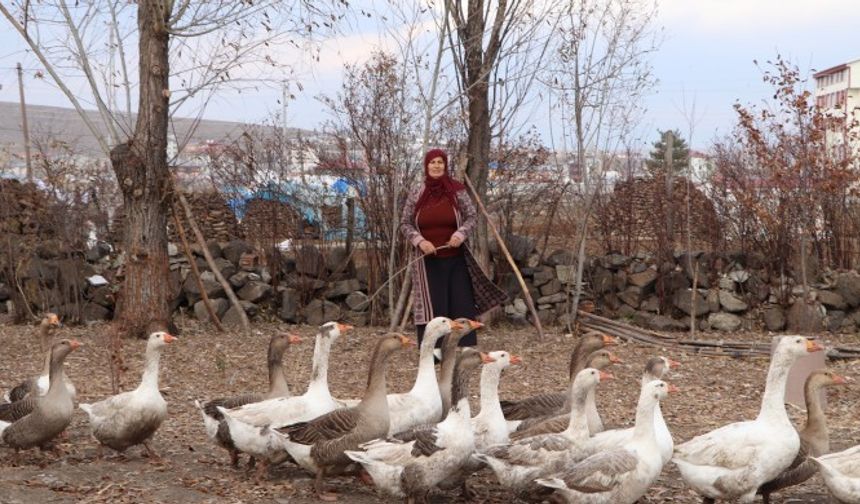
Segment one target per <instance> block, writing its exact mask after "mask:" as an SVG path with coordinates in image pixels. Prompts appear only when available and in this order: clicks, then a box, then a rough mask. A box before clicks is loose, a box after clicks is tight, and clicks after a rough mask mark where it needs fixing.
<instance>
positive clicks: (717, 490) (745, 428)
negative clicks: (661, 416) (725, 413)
mask: <svg viewBox="0 0 860 504" xmlns="http://www.w3.org/2000/svg"><path fill="white" fill-rule="evenodd" d="M819 350H823V347H822V346H821V345H819V344H818V343H817V342H815V341H812V340H809V339H806V338H804V337H802V336H783V337H782V338H781V339H780V340H779V343H778V344H777V346H776V349H775V351H774V353H773V356H772V358H771V362H770V369H769V370H768V373H767V383H766V385H765V389H764V394H763V395H762V399H761V407H760V410H759V414H758V416H757V417H756V419H755V420H751V421H746V422H736V423H732V424H729V425H726V426H723V427H720V428H719V429H716V430H713V431H711V432H708V433H705V434H702V435H700V436H697V437H695V438H693V439H691V440H689V441H687V442H685V443H682V444H680V445H678V446H676V447H675V454H674V457H673V458H672V461H673V462H674V463H675V465H677V466H678V470H679V471H680V472H681V477H682V478H683V479H684V481H686V483H687V484H688V485H690V486H691V487H692V488H693V489H694V490H695V491H696V492H698V493H699V494H701V495H703V496H704V500H703V502H705V503H713V502H714V499H737V500H738V501H739V502H743V503H747V502H752V501H753V500H754V499H755V495H756V490H758V488H759V487H760V486H761V485H762V484H764V483H766V482H768V481H770V480H772V479H773V478H775V477H776V476H778V475H779V474H780V473H781V472H782V471H783V470H784V469H785V468H787V467H788V466H789V465H790V464H791V461H792V460H794V458H795V456H797V452H798V450H799V449H800V437H799V436H798V434H797V431H795V430H794V426H792V424H791V421H790V420H789V418H788V414H787V413H786V411H785V404H784V402H785V382H786V379H787V378H788V372H789V370H790V369H791V366H792V364H794V361H795V360H797V358H798V357H800V356H801V355H804V354H805V353H807V352H816V351H819Z"/></svg>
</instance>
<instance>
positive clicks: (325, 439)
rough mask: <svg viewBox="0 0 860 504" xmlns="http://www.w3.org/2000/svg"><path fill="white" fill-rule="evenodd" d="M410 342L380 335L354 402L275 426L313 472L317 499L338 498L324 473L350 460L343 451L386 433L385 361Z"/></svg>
mask: <svg viewBox="0 0 860 504" xmlns="http://www.w3.org/2000/svg"><path fill="white" fill-rule="evenodd" d="M425 338H426V334H425ZM413 344H414V341H413V340H411V339H409V338H407V337H406V336H403V335H402V334H390V335H387V336H383V337H382V338H381V339H380V340H379V341H378V342H377V344H376V347H375V348H374V350H373V356H372V357H371V360H370V369H369V372H368V375H369V376H368V380H367V388H366V389H365V391H364V396H363V397H362V399H361V402H360V403H359V404H358V405H357V406H354V407H349V408H341V409H338V410H334V411H332V412H330V413H327V414H325V415H322V416H320V417H317V418H314V419H313V420H311V421H309V422H301V423H297V424H293V425H289V426H287V427H283V428H281V429H278V430H277V432H279V433H281V434H283V435H284V436H283V439H282V444H283V447H284V449H286V450H287V452H289V454H290V455H291V456H292V457H293V459H294V460H295V461H296V462H297V463H298V464H299V465H300V466H301V467H303V468H304V469H306V470H308V471H310V472H313V473H315V475H316V477H315V480H314V489H315V491H316V493H317V496H318V497H319V498H320V499H322V500H327V501H333V500H337V495H336V494H333V493H329V492H325V491H324V489H323V477H324V476H325V475H326V474H331V473H334V472H337V471H338V470H342V469H343V468H345V467H346V466H348V465H349V464H351V460H350V459H349V457H347V456H346V455H345V454H344V452H345V451H349V450H356V449H358V447H359V445H361V444H362V443H365V442H367V441H370V440H372V439H376V438H379V437H382V436H385V435H386V434H388V427H389V416H388V401H387V399H386V394H385V392H386V384H385V365H386V361H387V360H388V357H389V356H390V355H391V354H392V353H393V352H395V351H396V350H398V349H401V348H406V347H408V346H410V345H413ZM431 348H432V347H431Z"/></svg>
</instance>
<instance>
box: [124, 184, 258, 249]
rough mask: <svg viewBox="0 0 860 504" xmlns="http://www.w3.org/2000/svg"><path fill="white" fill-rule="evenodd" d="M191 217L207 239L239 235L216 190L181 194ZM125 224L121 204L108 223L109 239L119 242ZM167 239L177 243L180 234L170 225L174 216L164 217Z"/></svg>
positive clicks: (229, 238)
mask: <svg viewBox="0 0 860 504" xmlns="http://www.w3.org/2000/svg"><path fill="white" fill-rule="evenodd" d="M184 194H185V197H186V199H188V203H189V204H190V205H191V211H192V213H193V214H194V219H195V220H196V221H197V225H198V226H199V227H200V231H201V232H202V233H203V236H205V237H206V239H207V240H217V241H222V242H228V241H231V240H236V239H240V238H242V232H241V230H240V228H239V222H238V220H237V219H236V215H235V214H234V213H233V210H232V209H230V207H229V206H228V205H227V202H226V201H225V199H224V196H223V195H221V194H220V193H218V192H216V191H207V192H193V193H184ZM180 218H181V219H182V224H183V225H184V226H185V229H190V227H189V225H188V222H186V220H185V217H184V216H181V217H180ZM124 226H125V210H124V208H123V207H122V206H120V207H119V208H118V209H117V210H116V211H115V212H114V218H113V224H112V225H111V236H110V241H111V242H112V243H113V244H114V245H115V246H117V247H121V245H122V237H123V228H124ZM167 239H168V241H170V242H173V243H178V242H179V236H178V235H177V234H176V229H175V228H174V224H173V217H172V216H168V219H167Z"/></svg>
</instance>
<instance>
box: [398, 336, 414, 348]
mask: <svg viewBox="0 0 860 504" xmlns="http://www.w3.org/2000/svg"><path fill="white" fill-rule="evenodd" d="M397 337H398V338H400V344H401V345H402V346H403V348H409V347H412V346H416V345H418V343H416V342H415V340H414V339H410V338H407V337H406V336H404V335H402V334H398V335H397Z"/></svg>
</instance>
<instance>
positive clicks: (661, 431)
mask: <svg viewBox="0 0 860 504" xmlns="http://www.w3.org/2000/svg"><path fill="white" fill-rule="evenodd" d="M595 364H597V365H601V364H602V360H598V361H597V362H595ZM680 365H681V364H680V363H679V362H677V361H674V360H672V359H669V358H666V357H653V358H651V359H648V362H647V363H646V364H645V372H644V373H642V381H641V383H642V386H645V384H647V383H649V382H651V381H654V380H662V379H663V376H664V375H665V374H666V373H667V372H668V371H669V369H670V368H675V367H678V366H680ZM590 367H596V368H597V369H603V368H602V367H598V366H590ZM591 411H594V413H595V414H597V407H596V405H595V401H594V392H593V391H590V392H589V397H588V403H587V406H586V415H588V414H589V412H591ZM655 411H656V412H657V414H658V417H659V421H658V422H657V432H658V439H661V440H663V441H666V438H667V437H668V445H669V449H668V450H669V451H668V453H667V454H666V455H667V456H668V457H671V455H672V438H671V436H668V434H667V433H668V429H667V428H666V423H665V422H664V421H663V416H662V413H660V405H659V404H658V405H657V407H656V408H655ZM598 418H600V417H599V414H598ZM569 419H570V415H569V414H563V415H554V416H551V417H546V418H544V419H543V420H541V421H539V422H537V423H535V424H533V425H530V426H528V427H527V428H526V429H518V430H517V431H516V432H515V433H513V434H511V439H524V438H527V437H530V436H535V435H538V434H551V433H553V432H561V431H563V430H564V429H566V428H567V424H568V420H569ZM524 423H525V422H524ZM593 426H594V422H593V421H592V419H591V418H589V422H588V431H589V433H590V434H591V436H595V435H599V436H600V437H601V438H603V437H604V436H605V437H606V438H607V439H606V442H607V443H608V444H609V445H613V446H614V445H615V444H618V445H620V444H622V442H621V441H619V442H617V443H616V442H615V441H613V439H615V436H614V434H617V432H615V431H605V430H603V429H602V422H601V429H600V430H594V427H593ZM625 432H626V434H622V437H623V436H627V437H629V436H630V435H632V432H633V431H632V428H631V429H627V430H625ZM623 441H626V438H624V440H623ZM658 444H659V443H658ZM664 444H666V443H664ZM667 460H668V459H667Z"/></svg>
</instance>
